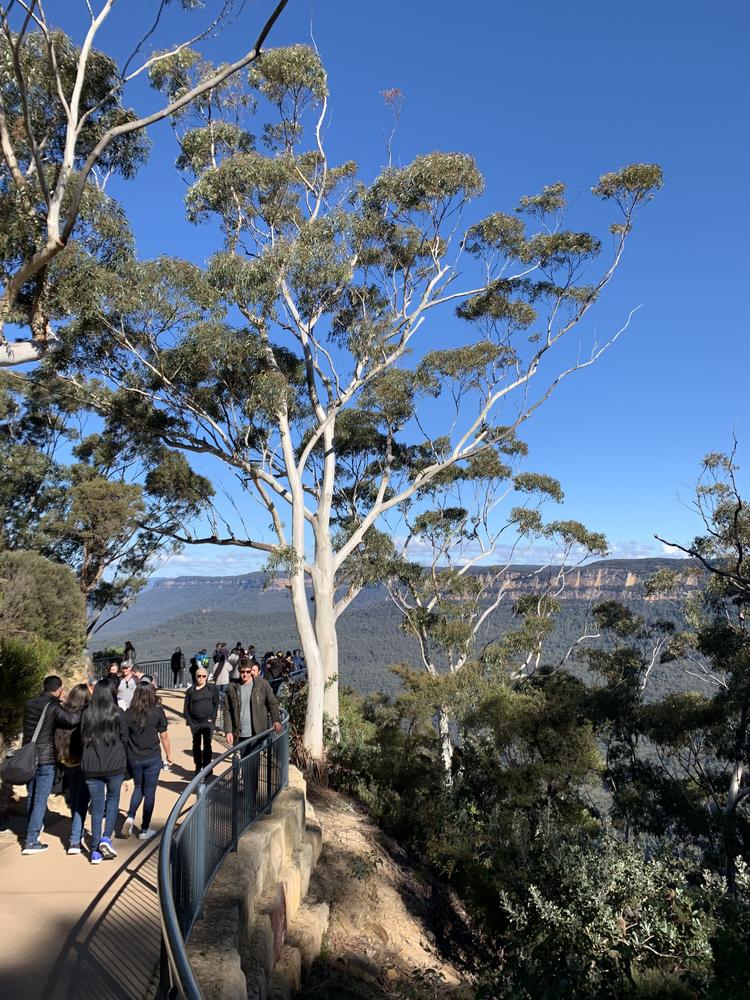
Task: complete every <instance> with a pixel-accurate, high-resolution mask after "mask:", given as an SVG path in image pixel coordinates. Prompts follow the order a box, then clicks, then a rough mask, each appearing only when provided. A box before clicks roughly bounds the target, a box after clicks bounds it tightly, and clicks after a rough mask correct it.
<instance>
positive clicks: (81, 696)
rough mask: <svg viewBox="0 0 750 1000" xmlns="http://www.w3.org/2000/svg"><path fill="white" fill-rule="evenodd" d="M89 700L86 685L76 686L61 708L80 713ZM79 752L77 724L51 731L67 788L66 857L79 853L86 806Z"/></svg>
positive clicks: (87, 798)
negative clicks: (68, 829) (68, 827)
mask: <svg viewBox="0 0 750 1000" xmlns="http://www.w3.org/2000/svg"><path fill="white" fill-rule="evenodd" d="M90 700H91V693H90V692H89V686H88V684H76V686H75V687H73V688H71V689H70V692H69V693H68V697H67V698H66V699H65V709H66V710H67V711H68V712H82V711H83V710H84V709H85V708H87V707H88V704H89V702H90ZM82 752H83V747H82V744H81V724H80V722H79V724H78V725H77V726H75V727H74V728H73V729H60V728H58V729H56V730H55V754H56V756H57V762H58V764H59V765H60V767H61V768H62V771H63V778H64V780H65V782H66V784H67V786H68V795H69V797H70V817H71V819H72V821H73V822H72V824H71V827H70V843H69V845H68V854H80V853H81V837H82V836H83V827H84V824H85V823H86V812H87V810H88V807H89V790H88V788H87V786H86V779H85V778H84V776H83V771H82V770H81V754H82Z"/></svg>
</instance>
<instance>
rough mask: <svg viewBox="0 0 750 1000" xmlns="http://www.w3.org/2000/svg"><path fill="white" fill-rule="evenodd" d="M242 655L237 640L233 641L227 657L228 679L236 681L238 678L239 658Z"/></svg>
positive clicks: (242, 651) (242, 652)
mask: <svg viewBox="0 0 750 1000" xmlns="http://www.w3.org/2000/svg"><path fill="white" fill-rule="evenodd" d="M243 656H244V650H243V649H242V646H241V645H240V643H239V642H237V643H235V645H234V647H233V648H232V650H231V652H230V653H229V656H228V657H227V663H228V664H229V680H230V681H238V680H239V679H240V660H241V659H242V657H243Z"/></svg>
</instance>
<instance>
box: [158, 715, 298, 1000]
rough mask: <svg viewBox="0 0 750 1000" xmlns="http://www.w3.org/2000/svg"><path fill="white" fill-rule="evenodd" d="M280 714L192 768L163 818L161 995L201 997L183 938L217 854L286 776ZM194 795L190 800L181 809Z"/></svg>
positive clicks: (220, 856) (229, 847)
mask: <svg viewBox="0 0 750 1000" xmlns="http://www.w3.org/2000/svg"><path fill="white" fill-rule="evenodd" d="M282 719H283V721H282V724H281V732H279V733H277V732H275V731H274V730H273V729H269V730H268V731H267V732H265V733H261V734H260V735H259V736H253V737H251V738H250V739H248V740H244V741H243V742H241V743H239V744H238V745H237V746H236V747H232V749H231V750H227V751H226V753H223V754H222V755H221V756H220V757H218V758H217V759H216V760H214V761H213V762H212V763H211V764H209V766H208V767H205V768H204V769H203V770H202V771H201V772H200V774H197V775H196V776H195V778H193V780H192V781H191V782H190V783H189V784H188V785H187V787H186V788H185V790H184V791H183V793H182V795H181V796H180V797H179V799H178V800H177V802H176V804H175V806H174V808H173V809H172V811H171V813H170V814H169V817H168V819H167V822H166V823H165V825H164V830H163V832H162V841H161V846H160V849H159V872H158V884H159V909H160V913H161V927H162V949H161V951H162V958H161V970H160V983H159V996H160V997H163V998H167V997H169V998H171V997H181V998H184V1000H201V997H202V994H201V991H200V988H199V986H198V983H197V981H196V978H195V974H194V973H193V970H192V968H191V966H190V962H189V960H188V957H187V952H186V947H185V946H186V943H187V941H188V939H189V937H190V931H191V930H192V927H193V925H194V923H195V921H196V920H197V919H198V917H199V916H200V914H201V910H202V907H203V899H204V897H205V894H206V891H207V890H208V887H209V886H210V885H211V882H212V881H213V879H214V876H215V875H216V873H217V871H218V870H219V867H220V865H221V863H222V861H223V860H224V858H225V857H226V856H227V854H229V853H230V851H235V850H236V849H237V841H238V840H239V838H240V837H241V836H242V834H243V833H244V832H245V830H247V828H248V827H249V826H251V825H252V823H253V822H254V821H255V820H256V819H257V817H258V816H260V815H262V814H263V813H268V812H270V811H271V805H272V803H273V801H274V799H275V798H276V797H277V795H279V793H280V792H281V791H282V790H283V789H284V788H285V787H286V785H287V784H288V781H289V718H288V716H287V714H286V712H282ZM224 765H228V766H226V767H225V766H224ZM217 772H220V773H217ZM211 779H213V780H211ZM207 782H210V783H208V784H207ZM193 795H195V796H196V798H195V802H193V804H192V805H191V806H190V808H189V810H188V811H187V812H184V810H185V807H186V806H187V803H188V801H189V799H190V798H191V796H193Z"/></svg>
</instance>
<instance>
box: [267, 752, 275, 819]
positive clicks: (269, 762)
mask: <svg viewBox="0 0 750 1000" xmlns="http://www.w3.org/2000/svg"><path fill="white" fill-rule="evenodd" d="M275 752H276V740H275V739H274V737H273V736H269V737H268V746H267V749H266V808H265V812H267V813H270V811H271V803H272V802H273V784H272V782H273V756H274V753H275Z"/></svg>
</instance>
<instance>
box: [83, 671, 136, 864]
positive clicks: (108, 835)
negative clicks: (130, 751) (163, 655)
mask: <svg viewBox="0 0 750 1000" xmlns="http://www.w3.org/2000/svg"><path fill="white" fill-rule="evenodd" d="M127 742H128V724H127V722H126V720H125V713H124V712H123V711H122V709H121V708H120V707H119V706H118V705H117V704H116V703H115V702H114V701H113V699H112V689H111V688H110V685H109V684H108V683H107V680H106V678H105V679H104V680H101V681H99V682H98V683H97V684H96V685H95V686H94V691H93V694H92V695H91V701H90V703H89V707H88V708H87V709H86V711H85V712H84V713H83V715H82V717H81V744H82V747H83V752H82V754H81V770H82V771H83V776H84V778H85V779H86V787H87V788H88V790H89V797H90V813H91V855H90V861H91V864H92V865H98V864H101V862H102V860H103V859H105V860H111V859H112V858H116V857H117V851H116V850H115V849H114V847H113V846H112V836H113V834H114V832H115V822H116V821H117V813H118V809H119V805H120V789H121V788H122V782H123V779H124V777H125V773H126V771H127V760H126V755H125V748H126V746H127ZM102 823H103V824H104V830H103V831H102Z"/></svg>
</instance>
